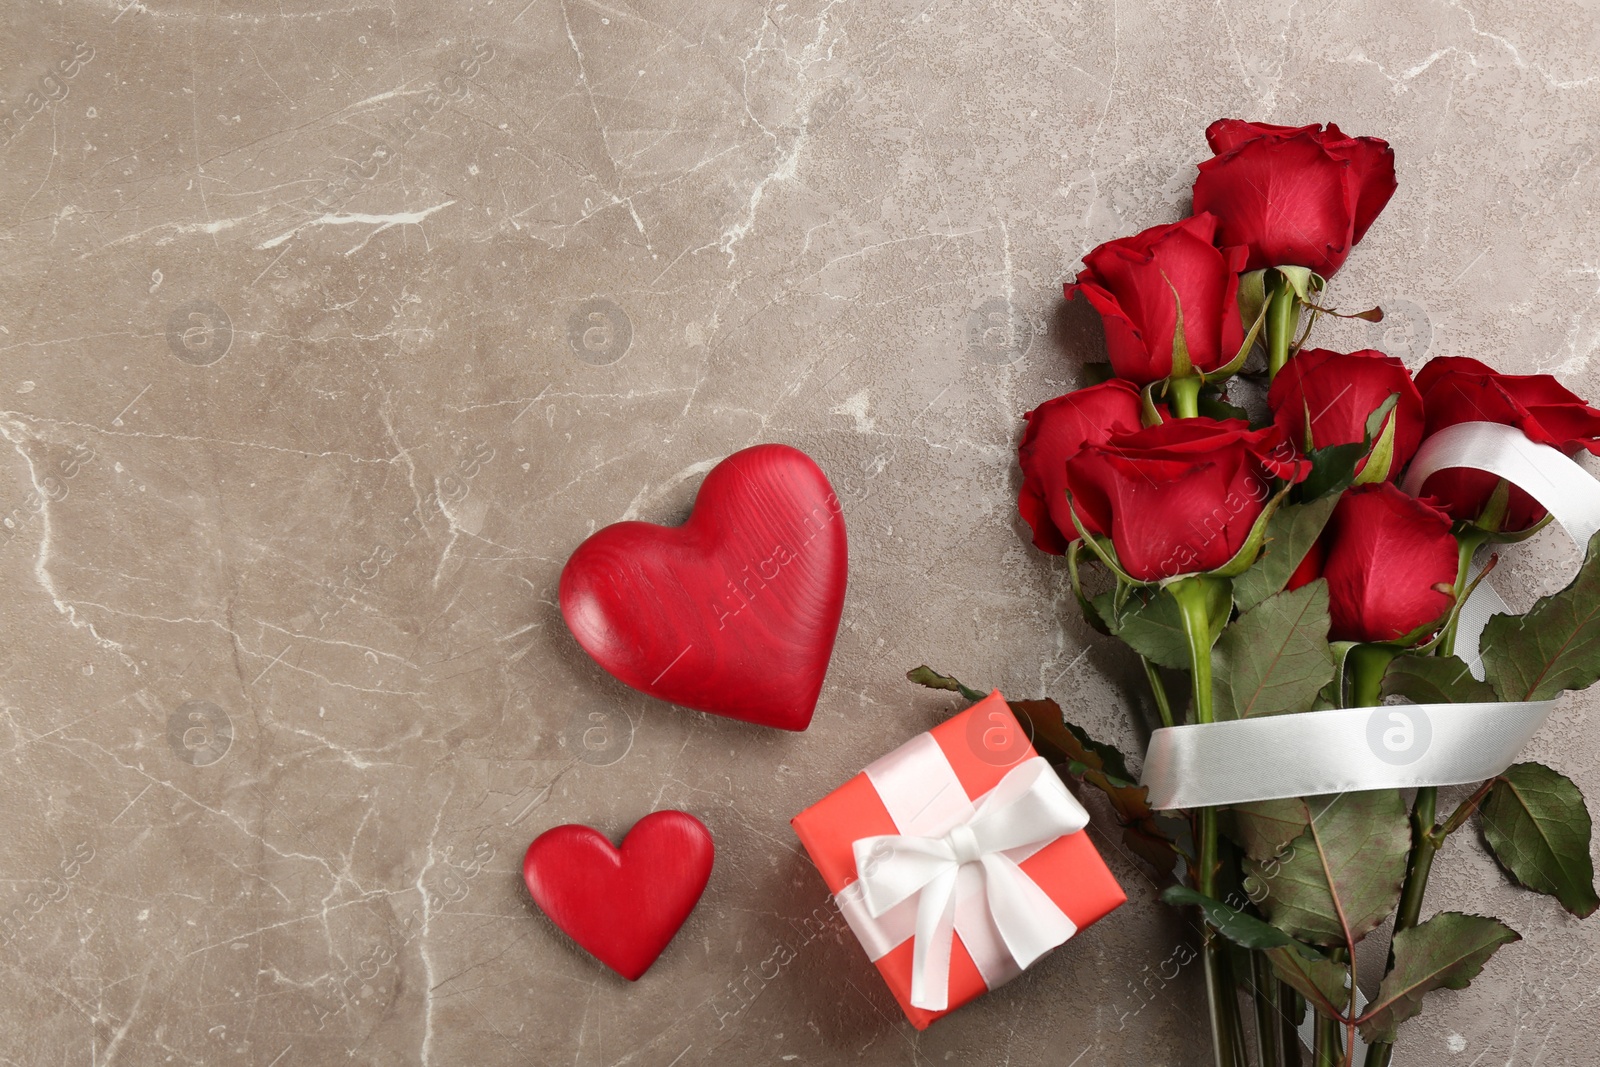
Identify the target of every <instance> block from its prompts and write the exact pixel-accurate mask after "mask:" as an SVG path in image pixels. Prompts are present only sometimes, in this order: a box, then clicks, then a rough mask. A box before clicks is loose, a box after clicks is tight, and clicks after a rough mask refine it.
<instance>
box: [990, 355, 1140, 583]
mask: <svg viewBox="0 0 1600 1067" xmlns="http://www.w3.org/2000/svg"><path fill="white" fill-rule="evenodd" d="M1022 417H1023V418H1024V419H1025V420H1027V423H1028V428H1027V429H1025V430H1023V431H1022V443H1021V444H1020V445H1018V446H1017V462H1018V463H1019V464H1020V465H1021V466H1022V490H1021V492H1019V493H1018V494H1017V510H1018V511H1020V512H1022V517H1023V518H1024V519H1026V520H1027V522H1028V525H1029V526H1030V527H1031V528H1032V529H1033V543H1034V545H1035V546H1037V547H1038V548H1040V549H1042V550H1043V551H1045V552H1049V553H1051V554H1053V555H1057V556H1059V555H1062V554H1063V553H1065V552H1066V550H1067V546H1068V545H1069V544H1071V543H1072V542H1074V541H1076V540H1077V539H1078V531H1077V529H1076V528H1075V527H1074V526H1073V525H1072V514H1071V512H1070V511H1069V510H1068V508H1067V457H1068V456H1071V455H1072V454H1074V453H1075V452H1077V451H1078V449H1080V448H1082V447H1083V446H1084V445H1085V444H1090V443H1093V444H1099V443H1101V442H1103V441H1105V440H1106V438H1108V437H1109V436H1111V434H1112V433H1113V432H1116V431H1122V430H1127V431H1132V430H1137V429H1138V428H1139V390H1138V389H1137V388H1136V387H1135V386H1133V385H1131V384H1129V383H1128V382H1125V381H1122V380H1121V379H1115V378H1114V379H1112V380H1111V381H1108V382H1104V383H1102V384H1100V385H1091V386H1089V387H1088V388H1087V389H1079V390H1076V391H1075V392H1071V393H1068V394H1067V395H1066V396H1058V397H1056V398H1055V399H1054V400H1046V401H1045V402H1044V403H1043V404H1040V405H1039V406H1038V407H1036V408H1034V409H1033V410H1032V411H1030V412H1028V413H1027V414H1026V415H1024V416H1022Z"/></svg>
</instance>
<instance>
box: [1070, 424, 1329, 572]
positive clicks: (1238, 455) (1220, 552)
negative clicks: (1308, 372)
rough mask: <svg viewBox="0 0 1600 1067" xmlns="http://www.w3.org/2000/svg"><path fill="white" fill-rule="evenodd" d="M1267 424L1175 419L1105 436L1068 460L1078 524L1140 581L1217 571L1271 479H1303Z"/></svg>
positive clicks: (1262, 502) (1251, 520)
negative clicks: (1103, 537) (1106, 543)
mask: <svg viewBox="0 0 1600 1067" xmlns="http://www.w3.org/2000/svg"><path fill="white" fill-rule="evenodd" d="M1309 470H1310V464H1308V463H1306V462H1305V461H1303V460H1296V459H1294V458H1293V449H1291V448H1289V447H1288V444H1287V442H1285V441H1284V440H1283V439H1282V437H1281V436H1279V434H1278V431H1277V430H1276V428H1274V427H1270V426H1269V427H1267V428H1266V429H1264V430H1251V429H1250V426H1249V424H1248V423H1246V422H1244V421H1243V420H1240V419H1224V420H1220V421H1219V420H1217V419H1208V418H1192V419H1173V420H1171V421H1168V422H1164V423H1162V424H1160V425H1159V426H1151V427H1149V428H1148V429H1144V430H1139V431H1136V432H1134V433H1117V434H1112V435H1111V437H1110V439H1109V440H1107V441H1106V442H1105V443H1104V444H1091V445H1086V446H1085V447H1084V448H1083V449H1081V450H1080V451H1079V452H1078V453H1077V455H1075V456H1073V457H1072V458H1070V459H1069V460H1067V488H1068V489H1070V490H1071V491H1072V498H1073V502H1074V504H1075V505H1076V506H1077V509H1078V515H1079V516H1080V517H1081V518H1082V519H1083V520H1084V527H1085V528H1086V529H1089V530H1091V531H1093V532H1094V533H1097V534H1107V533H1109V534H1110V536H1111V543H1112V545H1113V546H1114V547H1115V548H1116V551H1117V557H1118V558H1119V559H1120V561H1121V563H1122V567H1123V569H1124V570H1125V571H1127V572H1128V574H1130V575H1132V576H1133V577H1134V578H1137V579H1139V580H1140V581H1159V580H1161V579H1165V578H1171V577H1173V576H1175V575H1178V574H1189V573H1194V572H1197V571H1210V570H1216V569H1217V568H1218V567H1220V566H1222V565H1223V564H1224V563H1227V562H1228V561H1229V560H1230V559H1232V558H1233V557H1234V555H1235V554H1236V553H1237V552H1238V551H1239V549H1240V548H1241V547H1243V545H1244V542H1245V540H1246V539H1247V538H1248V537H1249V536H1250V528H1251V526H1253V525H1254V524H1255V521H1256V519H1257V518H1258V517H1259V516H1260V514H1261V511H1262V509H1263V508H1264V507H1265V506H1266V503H1267V500H1268V498H1269V497H1271V496H1272V491H1273V487H1272V478H1273V476H1274V475H1277V476H1282V477H1290V478H1293V479H1295V480H1297V481H1298V480H1299V479H1301V478H1304V477H1305V475H1306V474H1307V473H1308V472H1309Z"/></svg>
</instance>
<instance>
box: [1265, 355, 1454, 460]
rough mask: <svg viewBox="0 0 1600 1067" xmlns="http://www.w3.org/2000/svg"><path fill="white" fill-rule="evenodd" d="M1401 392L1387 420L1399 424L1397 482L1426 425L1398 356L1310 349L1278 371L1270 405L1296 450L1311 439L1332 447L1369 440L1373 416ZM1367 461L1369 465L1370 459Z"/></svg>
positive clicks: (1313, 443) (1418, 398)
mask: <svg viewBox="0 0 1600 1067" xmlns="http://www.w3.org/2000/svg"><path fill="white" fill-rule="evenodd" d="M1396 393H1398V394H1399V396H1400V399H1399V402H1398V403H1397V404H1396V405H1395V409H1394V411H1392V412H1390V413H1389V418H1388V420H1387V422H1393V423H1394V459H1393V461H1392V463H1391V464H1390V466H1389V478H1390V479H1391V480H1394V479H1397V478H1398V477H1399V475H1400V472H1401V471H1403V470H1404V469H1405V466H1406V464H1407V463H1409V462H1411V457H1412V456H1414V455H1415V454H1416V452H1417V447H1418V446H1419V445H1421V444H1422V424H1423V416H1422V396H1421V394H1419V393H1418V392H1417V387H1416V386H1415V385H1413V384H1412V382H1411V374H1410V372H1408V371H1407V370H1406V366H1405V364H1404V363H1401V362H1400V361H1399V360H1398V359H1395V358H1394V357H1393V356H1386V355H1384V354H1383V353H1382V352H1376V351H1373V350H1372V349H1370V348H1368V349H1363V350H1362V351H1360V352H1349V353H1344V352H1330V351H1328V350H1327V349H1325V348H1308V349H1306V350H1304V351H1302V352H1301V353H1300V354H1299V355H1297V356H1295V357H1294V358H1293V359H1291V360H1290V361H1289V362H1288V363H1286V364H1284V368H1283V370H1281V371H1279V372H1278V376H1277V377H1276V378H1275V379H1273V382H1272V388H1271V390H1269V391H1268V393H1267V403H1268V404H1269V405H1271V407H1272V418H1273V422H1275V423H1276V424H1277V426H1278V428H1279V429H1280V430H1282V431H1283V434H1284V436H1285V437H1286V438H1288V440H1289V441H1291V442H1292V443H1293V444H1294V445H1295V447H1296V448H1306V447H1307V442H1308V441H1309V447H1311V448H1327V447H1328V446H1329V445H1348V444H1354V443H1356V442H1358V441H1362V440H1364V439H1365V437H1366V432H1367V416H1369V415H1371V414H1372V412H1373V409H1375V408H1376V407H1377V406H1378V405H1379V404H1382V403H1383V402H1384V401H1385V400H1387V399H1388V398H1389V397H1390V396H1391V395H1392V394H1396ZM1308 420H1309V421H1308ZM1387 422H1386V424H1385V426H1384V427H1383V429H1386V428H1387ZM1380 432H1382V430H1381V429H1380ZM1361 462H1362V465H1363V466H1365V464H1366V460H1362V461H1361Z"/></svg>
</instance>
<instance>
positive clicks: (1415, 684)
mask: <svg viewBox="0 0 1600 1067" xmlns="http://www.w3.org/2000/svg"><path fill="white" fill-rule="evenodd" d="M1383 694H1384V696H1402V697H1405V698H1406V699H1407V700H1410V701H1413V702H1415V703H1417V704H1481V703H1487V702H1489V701H1496V700H1499V699H1500V697H1499V695H1498V694H1496V693H1495V691H1494V686H1492V685H1490V684H1489V683H1488V682H1480V681H1478V680H1477V679H1476V678H1474V677H1473V676H1472V672H1471V671H1469V670H1468V669H1467V665H1466V664H1465V663H1462V662H1461V660H1460V658H1459V657H1456V656H1396V657H1395V658H1394V660H1393V662H1391V663H1390V664H1389V670H1388V671H1387V672H1386V673H1385V674H1384V676H1383Z"/></svg>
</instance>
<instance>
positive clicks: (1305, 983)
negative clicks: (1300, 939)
mask: <svg viewBox="0 0 1600 1067" xmlns="http://www.w3.org/2000/svg"><path fill="white" fill-rule="evenodd" d="M1267 959H1268V960H1270V961H1271V962H1272V969H1273V971H1275V972H1276V973H1277V975H1278V977H1279V978H1281V979H1283V980H1284V981H1285V982H1287V983H1289V985H1291V986H1293V987H1294V989H1295V991H1296V992H1298V993H1299V994H1300V995H1301V996H1303V997H1305V998H1306V1003H1307V1004H1310V1005H1311V1006H1312V1007H1313V1008H1315V1009H1316V1010H1317V1012H1319V1013H1320V1014H1322V1015H1324V1016H1326V1017H1327V1018H1330V1019H1337V1018H1339V1016H1340V1015H1341V1014H1342V1013H1343V1011H1344V1008H1345V1005H1346V1004H1347V1003H1348V1002H1349V1000H1350V992H1349V989H1348V988H1347V987H1346V986H1345V984H1344V983H1345V975H1346V974H1347V973H1348V972H1347V971H1346V970H1345V969H1344V967H1343V966H1342V965H1340V964H1337V963H1334V962H1333V961H1332V960H1329V959H1326V958H1324V957H1321V956H1316V957H1308V956H1304V955H1302V954H1300V953H1299V952H1297V951H1295V950H1294V949H1292V948H1272V949H1268V950H1267Z"/></svg>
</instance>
